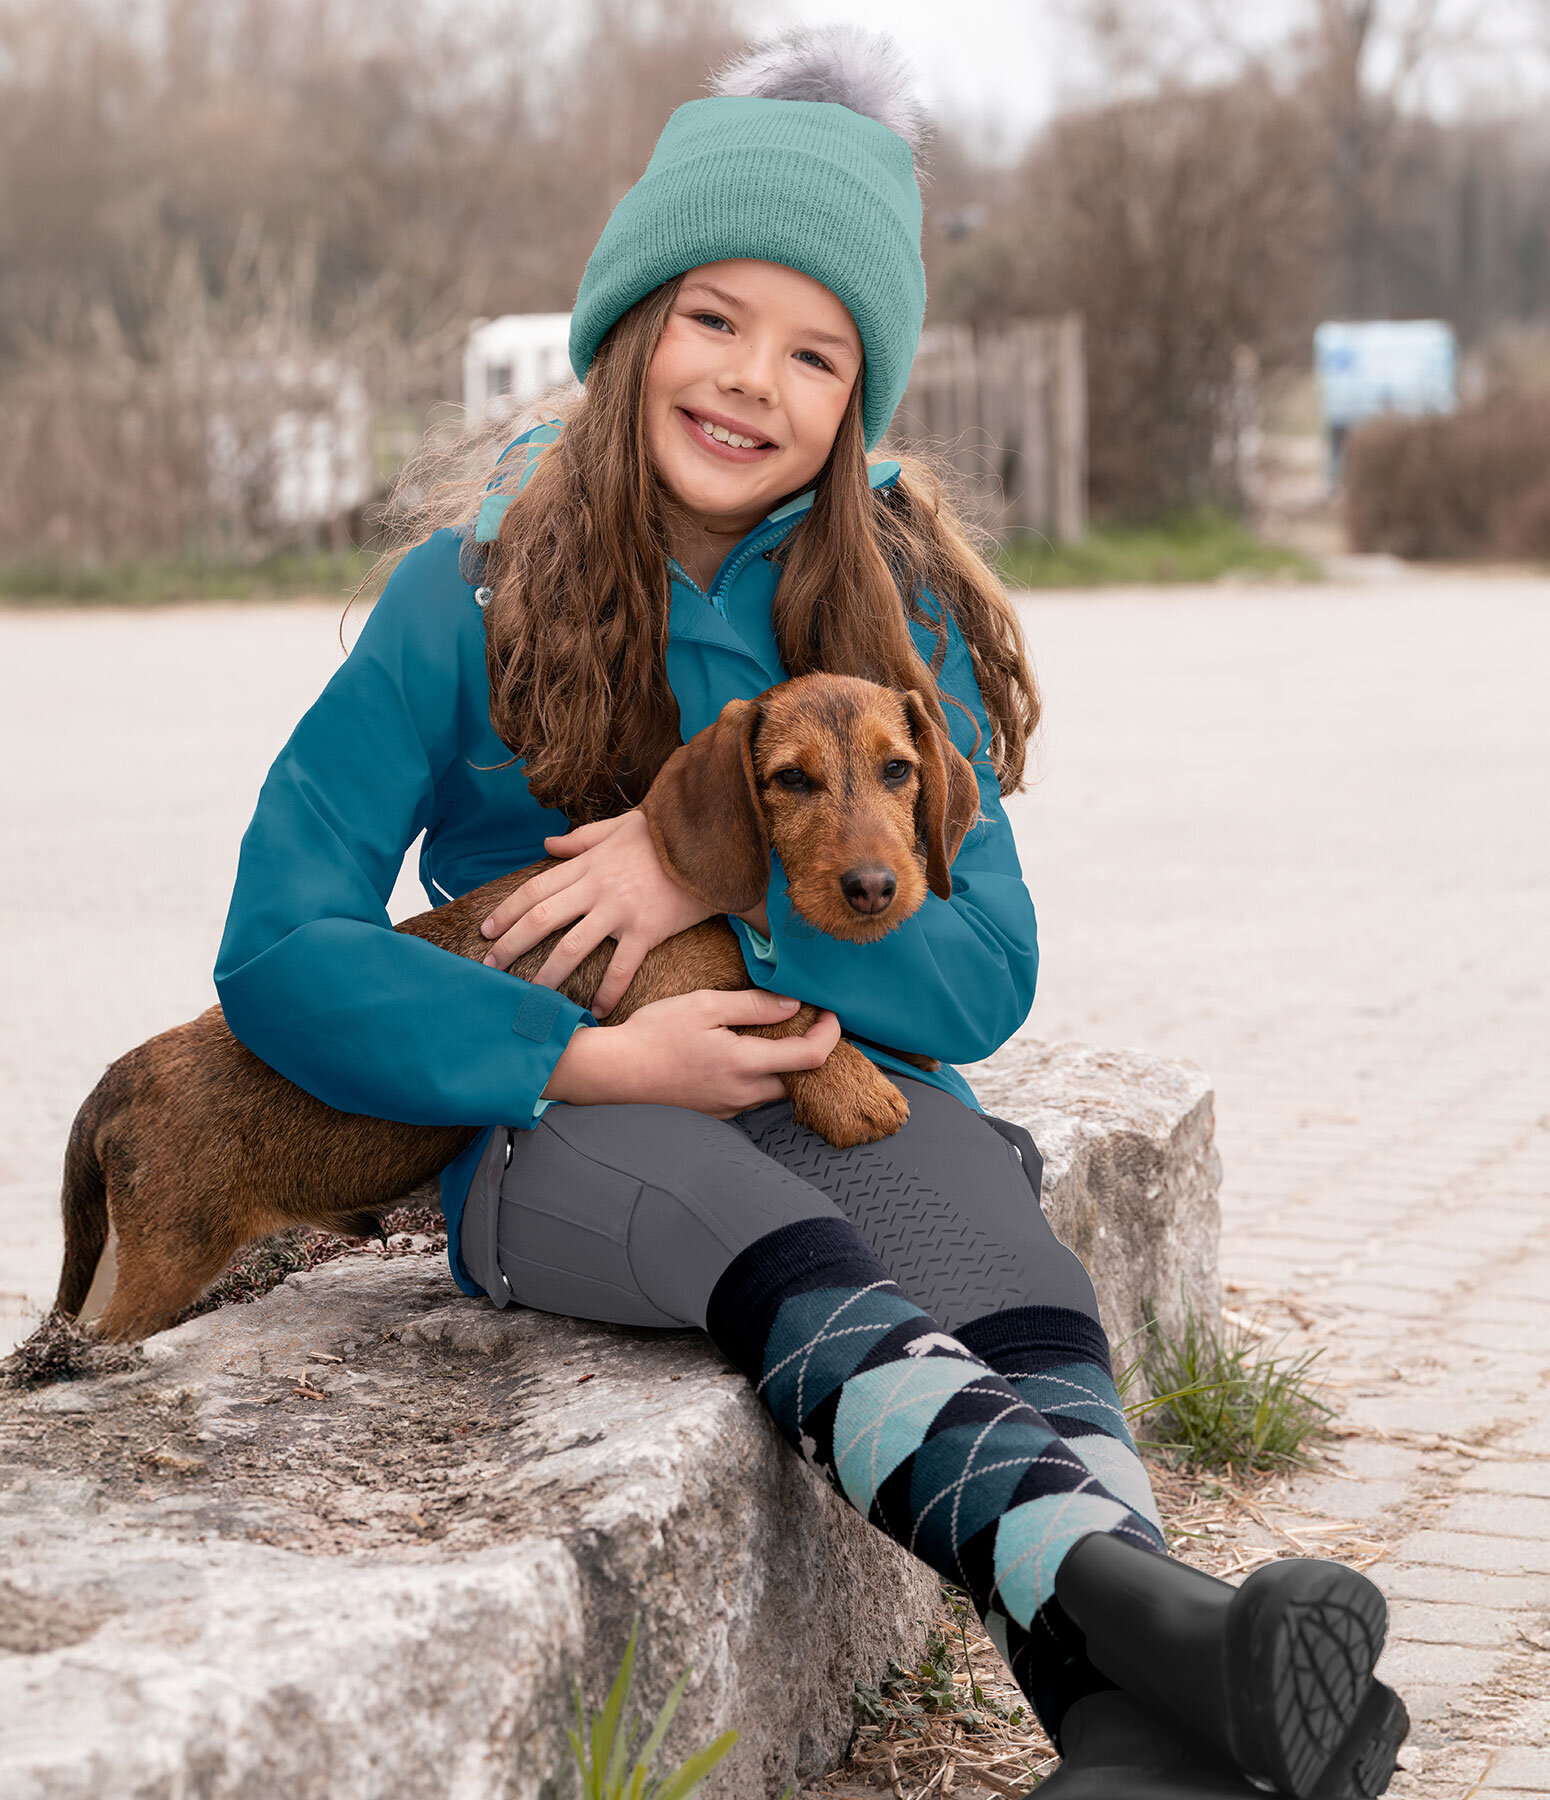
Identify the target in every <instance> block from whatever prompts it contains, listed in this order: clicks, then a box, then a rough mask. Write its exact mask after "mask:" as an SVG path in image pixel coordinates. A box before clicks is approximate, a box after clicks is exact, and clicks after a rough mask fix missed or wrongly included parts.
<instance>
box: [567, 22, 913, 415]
mask: <svg viewBox="0 0 1550 1800" xmlns="http://www.w3.org/2000/svg"><path fill="white" fill-rule="evenodd" d="M813 35H815V34H808V38H807V43H808V45H809V46H810V45H811V42H812V37H813ZM885 42H886V41H885ZM767 91H768V88H766V92H767ZM819 91H823V89H822V87H821V86H820V89H819ZM905 110H906V113H907V112H908V103H906V107H905ZM740 256H746V257H755V258H758V259H759V260H761V261H763V262H773V263H782V264H784V265H785V266H786V267H787V268H791V269H799V270H800V271H801V272H802V273H803V274H804V275H811V276H812V277H813V279H814V280H815V281H821V282H822V283H823V285H824V286H825V287H826V288H828V289H829V291H830V292H831V293H832V294H834V295H835V296H836V297H837V298H838V299H839V300H841V301H842V302H843V303H844V305H845V306H846V307H847V308H848V309H849V311H850V316H851V317H852V319H854V320H855V322H856V329H857V331H858V332H859V333H860V335H861V345H862V349H863V351H864V352H865V356H866V371H865V382H866V388H865V394H864V396H863V406H862V417H863V421H864V425H865V431H866V442H867V448H868V449H870V448H871V447H872V446H873V445H874V444H875V443H876V442H877V440H878V439H879V438H880V437H881V436H882V435H883V433H884V431H886V430H887V428H888V422H889V420H890V419H891V418H892V417H893V415H894V411H895V409H896V408H897V406H898V404H899V402H900V400H901V399H902V398H903V397H904V389H905V386H906V385H907V383H908V381H909V375H910V365H911V363H912V362H913V361H914V357H915V347H916V345H917V343H918V342H919V339H920V327H921V323H922V320H923V319H924V317H925V310H926V275H925V270H924V268H923V267H922V265H921V260H920V189H919V187H918V186H917V184H916V180H915V163H914V154H913V151H912V148H911V145H910V144H909V143H908V142H906V140H905V139H904V138H903V137H901V136H900V135H899V134H898V132H896V131H893V130H891V129H890V128H889V127H888V126H887V125H884V124H880V123H879V122H878V120H877V119H875V118H871V117H868V116H867V115H866V114H865V113H862V112H858V111H854V110H852V108H851V107H850V106H848V105H838V104H835V103H834V102H832V101H828V100H820V99H795V98H793V99H785V98H775V99H771V98H750V97H744V96H743V95H741V94H739V95H736V96H735V97H733V96H726V95H722V96H718V97H715V98H712V99H709V100H691V101H690V102H689V103H688V105H686V106H680V107H679V108H678V110H677V111H676V112H675V113H674V114H673V115H672V117H671V118H670V119H669V120H668V122H667V125H666V126H665V127H664V129H663V132H662V135H661V137H660V138H659V139H658V140H657V147H656V149H655V150H654V151H653V152H652V155H651V161H650V162H649V163H648V164H647V165H646V172H645V173H644V174H643V175H642V176H641V178H640V180H639V181H637V182H636V184H635V185H634V187H632V188H631V189H630V191H629V192H628V193H627V194H626V195H625V196H624V198H623V199H622V200H621V201H620V202H619V204H618V205H617V206H616V207H615V208H614V210H613V214H612V216H611V217H610V218H609V221H608V223H607V225H606V226H604V228H603V235H602V236H601V237H600V238H599V239H598V242H597V248H596V249H595V250H594V251H593V252H592V255H591V258H590V260H589V261H588V263H587V267H586V273H585V274H584V275H583V276H582V278H581V287H580V290H579V292H578V293H577V295H576V306H575V311H574V312H573V313H572V315H571V327H570V360H571V367H572V368H573V369H574V370H575V371H576V375H577V378H578V379H580V380H585V378H586V373H587V369H588V367H589V366H590V364H591V362H592V358H593V357H594V356H595V355H596V353H597V347H598V345H599V344H600V343H601V342H602V341H603V338H604V336H605V335H606V334H607V332H608V329H609V327H610V326H611V325H612V324H613V323H614V321H615V320H616V319H618V318H619V317H620V316H621V314H623V313H625V312H627V311H628V310H629V308H630V307H631V306H633V305H634V304H635V302H636V301H637V300H640V299H643V298H644V297H645V295H647V294H649V293H650V292H651V291H652V289H653V288H656V287H660V286H661V284H662V283H663V282H664V281H670V280H671V279H672V278H673V277H674V276H675V275H682V274H684V273H686V272H687V271H688V270H690V269H694V268H698V267H699V266H700V265H701V264H703V263H711V262H720V261H721V260H723V259H724V258H730V257H740Z"/></svg>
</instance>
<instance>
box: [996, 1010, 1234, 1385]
mask: <svg viewBox="0 0 1550 1800" xmlns="http://www.w3.org/2000/svg"><path fill="white" fill-rule="evenodd" d="M965 1073H966V1074H967V1075H968V1078H969V1081H970V1084H971V1085H972V1087H973V1089H974V1092H975V1094H976V1095H977V1096H978V1098H979V1102H980V1105H981V1106H983V1107H984V1108H985V1110H986V1112H992V1113H996V1114H997V1115H999V1116H1000V1117H1001V1118H1003V1119H1010V1120H1012V1121H1013V1122H1014V1123H1015V1124H1018V1125H1021V1126H1023V1127H1024V1128H1025V1129H1026V1130H1027V1131H1028V1132H1029V1134H1030V1135H1031V1136H1032V1138H1033V1141H1034V1142H1035V1143H1036V1144H1037V1145H1038V1146H1039V1151H1040V1153H1041V1154H1042V1156H1043V1158H1044V1212H1045V1216H1046V1217H1047V1218H1048V1219H1049V1222H1050V1224H1051V1226H1052V1227H1053V1228H1054V1231H1055V1235H1056V1236H1057V1237H1058V1238H1059V1239H1060V1241H1061V1242H1062V1243H1064V1244H1069V1245H1070V1246H1071V1248H1072V1249H1073V1250H1075V1251H1076V1253H1077V1255H1078V1256H1080V1257H1081V1259H1082V1261H1083V1262H1084V1263H1085V1264H1086V1265H1087V1271H1088V1273H1089V1274H1090V1275H1091V1276H1092V1278H1093V1287H1094V1288H1095V1289H1096V1291H1097V1295H1098V1311H1099V1313H1100V1314H1101V1315H1102V1318H1103V1327H1104V1330H1105V1331H1106V1332H1107V1333H1108V1335H1109V1342H1110V1343H1111V1344H1114V1345H1116V1346H1120V1348H1119V1351H1118V1354H1117V1356H1116V1358H1115V1364H1116V1369H1118V1368H1119V1367H1120V1366H1122V1365H1123V1364H1124V1363H1125V1362H1127V1361H1129V1360H1132V1359H1133V1358H1134V1357H1135V1356H1136V1355H1137V1354H1138V1353H1139V1351H1140V1349H1141V1347H1142V1345H1143V1343H1144V1342H1145V1337H1144V1333H1145V1327H1146V1310H1147V1308H1148V1306H1150V1307H1153V1308H1155V1311H1156V1315H1157V1320H1158V1323H1159V1324H1160V1325H1161V1326H1162V1327H1163V1329H1164V1330H1165V1331H1167V1332H1168V1333H1169V1334H1170V1335H1174V1336H1176V1335H1177V1334H1178V1333H1179V1332H1180V1331H1181V1330H1182V1328H1183V1325H1184V1317H1185V1313H1186V1311H1187V1310H1188V1309H1190V1308H1193V1309H1194V1311H1195V1312H1196V1313H1197V1314H1198V1315H1200V1316H1201V1317H1203V1318H1205V1319H1207V1320H1209V1321H1211V1322H1212V1323H1213V1324H1214V1323H1215V1321H1216V1319H1217V1316H1218V1314H1219V1313H1220V1310H1221V1299H1222V1290H1221V1279H1220V1276H1219V1273H1218V1267H1217V1248H1218V1241H1219V1239H1220V1236H1221V1222H1222V1221H1221V1208H1220V1205H1219V1203H1218V1192H1219V1189H1220V1187H1221V1180H1222V1165H1221V1159H1220V1158H1219V1157H1218V1156H1217V1153H1216V1145H1215V1141H1214V1140H1215V1131H1216V1118H1215V1111H1214V1105H1213V1095H1212V1092H1211V1084H1210V1082H1209V1081H1208V1080H1207V1078H1206V1076H1205V1075H1204V1074H1203V1073H1202V1072H1201V1071H1200V1070H1199V1069H1197V1068H1196V1067H1194V1065H1193V1064H1191V1063H1186V1062H1168V1061H1165V1060H1163V1059H1162V1058H1161V1057H1156V1056H1149V1055H1147V1054H1146V1053H1145V1052H1144V1051H1141V1050H1095V1049H1091V1048H1089V1047H1088V1046H1087V1045H1085V1044H1045V1043H1040V1042H1039V1041H1037V1040H1036V1039H1032V1038H1014V1039H1013V1040H1012V1041H1011V1042H1010V1043H1009V1044H1005V1045H1003V1046H1002V1048H1001V1049H1000V1050H998V1051H997V1052H996V1054H995V1055H994V1056H993V1057H990V1058H989V1059H988V1060H986V1061H985V1062H982V1063H976V1064H975V1065H974V1066H973V1067H972V1068H970V1069H968V1070H966V1071H965ZM1147 1391H1148V1390H1147V1384H1146V1380H1145V1376H1144V1374H1142V1373H1140V1372H1139V1371H1138V1373H1137V1375H1136V1377H1135V1386H1134V1387H1133V1388H1131V1389H1130V1390H1129V1391H1128V1392H1127V1396H1126V1397H1127V1399H1132V1398H1137V1397H1140V1396H1141V1395H1143V1394H1145V1393H1146V1392H1147Z"/></svg>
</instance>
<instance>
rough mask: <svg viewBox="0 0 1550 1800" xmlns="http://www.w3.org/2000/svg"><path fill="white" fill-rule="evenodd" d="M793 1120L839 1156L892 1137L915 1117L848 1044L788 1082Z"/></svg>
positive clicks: (891, 1086)
mask: <svg viewBox="0 0 1550 1800" xmlns="http://www.w3.org/2000/svg"><path fill="white" fill-rule="evenodd" d="M786 1085H787V1088H788V1091H789V1092H790V1094H791V1101H792V1106H791V1111H792V1117H793V1118H795V1120H796V1122H797V1124H799V1125H804V1126H806V1128H807V1129H808V1130H809V1131H811V1132H814V1133H816V1134H817V1135H818V1136H819V1137H821V1138H822V1139H823V1140H824V1142H825V1143H827V1144H832V1145H833V1146H834V1148H835V1149H836V1150H849V1149H851V1148H853V1147H854V1146H855V1145H857V1144H875V1143H876V1142H877V1141H878V1140H879V1139H880V1138H886V1137H892V1136H893V1134H894V1133H895V1132H896V1131H897V1130H898V1129H899V1127H900V1126H901V1125H903V1124H904V1122H905V1120H906V1119H908V1118H909V1116H910V1108H909V1102H908V1101H907V1100H906V1099H905V1098H904V1096H903V1094H901V1093H900V1092H899V1090H898V1089H897V1088H896V1087H895V1086H894V1084H893V1083H892V1082H891V1081H890V1080H889V1079H888V1077H887V1076H886V1075H885V1074H884V1073H883V1072H882V1070H881V1069H879V1068H878V1066H877V1064H876V1063H874V1062H871V1061H869V1060H868V1058H866V1057H865V1056H863V1055H862V1054H861V1052H860V1051H859V1050H858V1049H856V1047H855V1046H854V1045H853V1044H850V1043H847V1042H846V1041H845V1040H844V1039H841V1041H840V1042H839V1043H838V1044H836V1045H835V1046H834V1048H833V1050H831V1051H830V1052H829V1056H828V1060H827V1061H826V1062H824V1063H823V1064H822V1066H821V1067H819V1068H816V1069H807V1070H803V1071H801V1072H800V1073H799V1074H798V1075H797V1076H796V1077H795V1078H793V1077H791V1076H788V1077H787V1078H786Z"/></svg>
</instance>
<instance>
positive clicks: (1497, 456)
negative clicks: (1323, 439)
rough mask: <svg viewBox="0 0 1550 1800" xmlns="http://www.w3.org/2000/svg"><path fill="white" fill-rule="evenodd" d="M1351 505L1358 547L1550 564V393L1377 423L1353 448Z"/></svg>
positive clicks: (1492, 398)
mask: <svg viewBox="0 0 1550 1800" xmlns="http://www.w3.org/2000/svg"><path fill="white" fill-rule="evenodd" d="M1345 506H1346V525H1347V530H1348V532H1349V534H1350V539H1351V543H1352V545H1353V547H1354V548H1356V549H1358V550H1382V551H1388V552H1390V553H1391V554H1393V555H1396V556H1412V557H1481V556H1498V557H1505V558H1510V559H1516V558H1529V559H1535V558H1547V557H1550V391H1545V390H1538V391H1529V392H1501V393H1496V394H1492V395H1488V396H1487V397H1486V398H1485V399H1484V400H1481V401H1478V402H1476V403H1475V404H1474V405H1472V406H1467V407H1463V408H1461V409H1460V410H1459V411H1458V412H1456V413H1453V414H1450V415H1447V416H1443V417H1438V418H1428V419H1401V418H1385V419H1374V420H1372V421H1371V422H1370V423H1368V424H1366V425H1364V426H1362V427H1361V428H1360V429H1359V430H1358V431H1355V432H1353V433H1352V435H1351V437H1350V439H1349V440H1348V441H1347V444H1346V452H1345Z"/></svg>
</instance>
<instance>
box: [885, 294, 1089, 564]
mask: <svg viewBox="0 0 1550 1800" xmlns="http://www.w3.org/2000/svg"><path fill="white" fill-rule="evenodd" d="M890 436H891V438H893V439H894V440H895V441H896V442H898V443H899V444H900V445H901V446H902V447H903V448H905V449H911V448H914V447H916V446H920V447H927V448H930V449H931V450H933V451H934V452H935V453H936V454H937V455H938V456H940V457H944V458H945V459H946V460H947V461H948V462H949V463H951V464H952V466H953V467H954V468H955V469H956V470H957V472H958V474H959V476H960V477H961V478H962V480H963V482H964V484H965V486H967V487H968V489H969V490H970V492H971V495H972V497H973V499H974V500H975V501H976V502H977V503H978V504H979V505H980V506H981V507H982V508H983V512H984V518H985V523H986V524H987V525H989V526H990V527H991V528H992V529H993V530H995V531H998V532H1009V531H1038V532H1043V533H1044V534H1045V535H1046V536H1048V537H1051V538H1055V539H1057V540H1068V539H1071V538H1079V537H1080V536H1081V535H1082V533H1083V532H1084V531H1085V530H1086V529H1087V365H1086V360H1085V357H1084V353H1083V344H1082V320H1081V318H1080V316H1079V315H1078V314H1076V313H1068V314H1067V315H1066V316H1065V317H1063V318H1058V319H1020V320H1016V321H1013V322H1011V323H1009V324H1007V325H1005V326H1002V327H1000V328H999V329H997V330H991V331H979V332H975V331H974V330H972V329H971V328H970V327H969V326H967V325H932V326H928V327H927V328H926V330H925V331H924V332H923V333H922V334H921V340H920V349H919V351H918V352H917V354H916V357H915V366H914V369H913V370H912V372H911V374H910V384H909V387H908V389H907V390H906V392H905V395H904V399H903V401H902V403H901V404H900V407H899V411H898V413H897V414H896V415H895V418H894V422H893V426H892V429H891V432H890Z"/></svg>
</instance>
